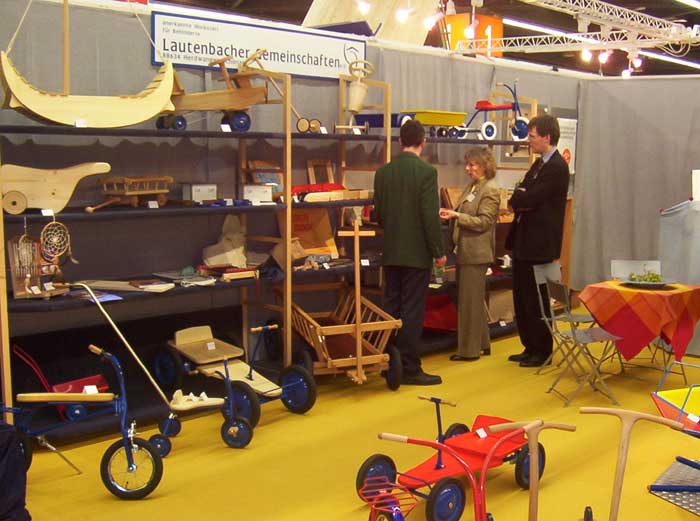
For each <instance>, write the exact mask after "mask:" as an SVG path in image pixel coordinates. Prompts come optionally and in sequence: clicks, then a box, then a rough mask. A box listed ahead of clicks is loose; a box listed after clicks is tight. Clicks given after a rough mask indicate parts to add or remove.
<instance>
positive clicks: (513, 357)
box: [508, 351, 530, 362]
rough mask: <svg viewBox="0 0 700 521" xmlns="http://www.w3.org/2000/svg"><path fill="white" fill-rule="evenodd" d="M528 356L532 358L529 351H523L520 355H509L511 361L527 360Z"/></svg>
mask: <svg viewBox="0 0 700 521" xmlns="http://www.w3.org/2000/svg"><path fill="white" fill-rule="evenodd" d="M528 358H530V353H528V352H527V351H523V352H522V353H520V354H519V355H510V356H509V357H508V360H509V361H510V362H522V361H523V360H527V359H528Z"/></svg>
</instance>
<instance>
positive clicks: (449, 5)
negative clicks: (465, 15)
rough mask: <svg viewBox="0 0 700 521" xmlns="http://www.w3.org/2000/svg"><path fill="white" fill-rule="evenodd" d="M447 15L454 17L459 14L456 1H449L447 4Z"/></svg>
mask: <svg viewBox="0 0 700 521" xmlns="http://www.w3.org/2000/svg"><path fill="white" fill-rule="evenodd" d="M445 14H446V15H447V16H452V15H455V14H457V8H456V7H455V1H454V0H447V3H446V4H445Z"/></svg>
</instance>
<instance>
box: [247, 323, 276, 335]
mask: <svg viewBox="0 0 700 521" xmlns="http://www.w3.org/2000/svg"><path fill="white" fill-rule="evenodd" d="M279 327H280V326H279V325H278V324H270V325H269V326H258V327H251V328H250V332H251V333H260V332H261V331H265V330H266V329H267V330H268V331H272V330H274V329H279Z"/></svg>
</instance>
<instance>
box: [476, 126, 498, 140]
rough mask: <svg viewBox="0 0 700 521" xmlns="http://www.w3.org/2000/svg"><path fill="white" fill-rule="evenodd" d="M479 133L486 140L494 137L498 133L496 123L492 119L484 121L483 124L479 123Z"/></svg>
mask: <svg viewBox="0 0 700 521" xmlns="http://www.w3.org/2000/svg"><path fill="white" fill-rule="evenodd" d="M480 132H481V135H482V136H484V139H487V140H489V141H490V140H492V139H496V134H498V129H497V128H496V124H495V123H494V122H493V121H484V124H483V125H481V130H480Z"/></svg>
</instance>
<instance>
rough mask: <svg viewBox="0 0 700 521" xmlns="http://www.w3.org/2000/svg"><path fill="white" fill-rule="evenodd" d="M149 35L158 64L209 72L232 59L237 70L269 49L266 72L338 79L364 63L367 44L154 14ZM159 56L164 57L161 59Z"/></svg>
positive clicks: (271, 28) (248, 24)
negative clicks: (352, 66) (223, 60)
mask: <svg viewBox="0 0 700 521" xmlns="http://www.w3.org/2000/svg"><path fill="white" fill-rule="evenodd" d="M151 21H152V25H151V34H152V37H153V41H154V42H155V44H156V49H157V50H158V52H155V51H154V53H153V56H152V61H153V63H154V64H161V63H162V59H168V60H170V61H172V62H173V64H176V65H177V64H179V65H184V66H189V67H208V64H209V62H211V61H213V60H218V59H221V58H223V57H225V56H231V61H230V62H229V66H230V67H231V68H237V66H238V64H239V63H241V62H243V61H245V60H246V58H248V57H249V56H250V55H251V54H252V53H254V52H255V51H256V50H257V49H267V52H266V53H265V54H264V55H263V57H262V59H261V60H260V61H261V62H262V64H263V66H264V67H265V69H267V70H270V71H275V72H285V73H289V74H293V75H295V76H309V77H314V78H338V74H347V73H348V64H349V63H350V62H352V61H354V60H364V59H365V54H366V44H365V42H364V40H362V39H358V38H353V37H352V36H347V37H346V36H345V35H343V36H326V35H322V34H318V33H314V32H306V31H304V30H303V29H302V28H299V29H298V30H297V29H296V28H289V29H287V28H277V27H270V26H265V25H262V24H260V25H256V24H253V23H250V22H246V23H243V22H233V21H231V22H230V21H225V20H212V19H206V18H197V17H192V16H183V15H175V14H169V13H162V12H155V11H154V12H153V13H152V17H151ZM159 53H160V54H159Z"/></svg>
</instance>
